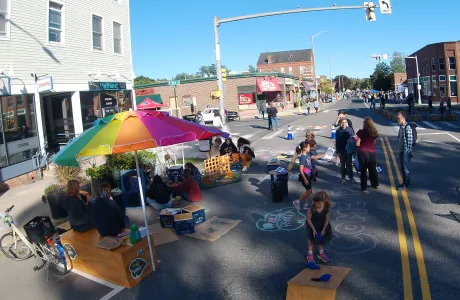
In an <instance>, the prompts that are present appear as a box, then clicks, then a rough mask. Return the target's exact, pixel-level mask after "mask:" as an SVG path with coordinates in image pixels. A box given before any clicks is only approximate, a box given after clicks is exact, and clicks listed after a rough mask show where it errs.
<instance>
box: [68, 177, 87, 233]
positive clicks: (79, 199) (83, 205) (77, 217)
mask: <svg viewBox="0 0 460 300" xmlns="http://www.w3.org/2000/svg"><path fill="white" fill-rule="evenodd" d="M89 203H91V195H89V194H88V193H86V192H83V191H80V182H78V181H77V180H69V182H68V183H67V197H66V198H65V199H64V201H63V202H62V207H63V208H64V209H65V210H66V211H67V214H68V217H69V223H70V227H71V228H72V229H73V230H75V231H77V232H86V231H88V230H91V229H93V228H94V224H93V222H92V221H91V212H90V206H89Z"/></svg>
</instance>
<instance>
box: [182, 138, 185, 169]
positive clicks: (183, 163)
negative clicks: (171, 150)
mask: <svg viewBox="0 0 460 300" xmlns="http://www.w3.org/2000/svg"><path fill="white" fill-rule="evenodd" d="M182 166H184V168H185V155H184V143H182Z"/></svg>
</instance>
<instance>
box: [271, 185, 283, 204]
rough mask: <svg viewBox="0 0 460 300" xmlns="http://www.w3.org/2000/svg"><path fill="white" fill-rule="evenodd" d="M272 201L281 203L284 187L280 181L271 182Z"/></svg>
mask: <svg viewBox="0 0 460 300" xmlns="http://www.w3.org/2000/svg"><path fill="white" fill-rule="evenodd" d="M271 186H272V200H273V202H283V200H284V187H283V182H282V181H273V182H272V184H271Z"/></svg>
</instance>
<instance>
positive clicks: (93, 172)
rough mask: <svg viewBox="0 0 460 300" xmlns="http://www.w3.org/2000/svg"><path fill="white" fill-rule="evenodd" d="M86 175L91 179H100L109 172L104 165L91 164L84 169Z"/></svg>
mask: <svg viewBox="0 0 460 300" xmlns="http://www.w3.org/2000/svg"><path fill="white" fill-rule="evenodd" d="M85 173H86V176H88V177H89V178H91V179H102V178H104V177H105V176H107V175H109V174H111V172H110V170H109V168H108V167H107V166H106V165H101V166H98V167H97V166H92V167H90V168H88V169H86V172H85Z"/></svg>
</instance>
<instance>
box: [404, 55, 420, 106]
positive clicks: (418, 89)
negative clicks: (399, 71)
mask: <svg viewBox="0 0 460 300" xmlns="http://www.w3.org/2000/svg"><path fill="white" fill-rule="evenodd" d="M404 58H413V59H415V70H416V72H417V91H418V93H417V94H418V104H419V105H420V104H422V96H421V95H420V94H421V91H420V89H421V88H422V87H421V86H420V73H419V72H418V59H417V55H414V56H406V57H404Z"/></svg>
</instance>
